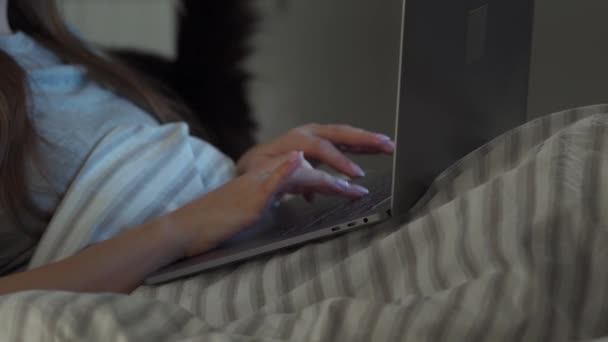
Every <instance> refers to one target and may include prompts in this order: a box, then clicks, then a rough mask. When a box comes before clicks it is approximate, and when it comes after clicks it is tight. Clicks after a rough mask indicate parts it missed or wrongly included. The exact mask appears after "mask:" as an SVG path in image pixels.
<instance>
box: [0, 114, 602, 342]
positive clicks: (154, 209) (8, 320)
mask: <svg viewBox="0 0 608 342" xmlns="http://www.w3.org/2000/svg"><path fill="white" fill-rule="evenodd" d="M607 112H608V106H605V105H600V106H591V107H585V108H578V109H575V110H571V111H565V112H561V113H556V114H554V115H552V116H548V117H545V118H542V119H539V120H535V121H534V122H531V123H529V124H527V125H525V126H523V127H521V128H518V129H516V130H513V131H511V132H509V133H507V134H505V135H504V136H502V137H499V138H497V139H496V140H494V141H493V142H492V143H490V144H488V145H486V146H484V147H483V148H481V149H479V150H477V151H475V152H473V153H471V154H470V155H469V156H467V157H465V158H464V159H462V160H461V161H460V162H459V163H457V164H456V165H454V166H453V167H451V168H450V169H449V171H447V172H445V173H443V174H442V175H441V176H440V177H439V178H438V180H437V181H436V183H435V185H434V186H433V187H432V190H430V191H429V194H427V196H426V197H425V198H424V199H423V200H422V201H421V205H420V206H419V211H418V216H419V218H418V219H416V220H415V221H412V222H410V223H409V224H407V225H404V226H402V227H399V228H394V227H385V226H384V225H381V226H379V227H376V228H372V229H369V230H365V231H361V232H357V233H353V234H349V235H346V236H342V237H338V238H336V239H334V240H331V241H324V242H320V243H316V244H311V245H308V246H306V247H303V248H300V249H297V250H293V251H287V252H284V253H281V254H277V255H274V256H268V257H262V258H259V259H256V260H254V261H251V262H248V263H245V264H243V265H240V266H237V267H230V268H225V269H221V270H217V271H212V272H208V273H205V274H201V275H197V276H194V277H191V278H189V279H186V280H181V281H176V282H174V283H171V284H165V285H162V286H160V287H142V288H140V289H139V290H137V291H136V293H135V294H134V295H132V296H113V295H84V294H56V293H55V294H54V293H45V292H34V293H25V294H15V295H11V296H4V297H0V339H3V338H4V335H2V334H3V333H4V331H8V332H9V333H8V334H9V335H7V336H8V338H9V339H10V338H12V339H14V340H19V339H25V338H26V337H32V336H33V337H36V336H43V335H45V336H63V337H66V336H68V335H65V334H72V335H70V336H78V337H82V338H87V339H88V340H93V341H95V340H97V341H105V340H108V339H119V338H120V339H123V340H125V341H139V340H147V341H161V340H180V339H183V340H210V341H214V340H217V341H226V340H229V341H237V340H243V341H264V340H274V341H278V340H280V341H287V340H293V341H304V340H311V339H315V340H320V341H391V342H392V341H408V340H412V341H490V340H491V341H578V340H593V339H598V341H599V340H600V339H601V338H608V324H607V322H606V317H607V316H608V294H607V293H606V288H608V272H606V270H605V265H606V264H608V248H606V246H607V245H608V231H606V229H605V227H607V226H608V214H606V212H605V211H604V210H603V208H605V207H606V205H607V204H606V202H607V201H608V177H607V176H608V157H606V156H605V154H606V152H605V151H606V150H607V147H608V146H607V145H608V139H607V138H606V134H608V129H607V127H608V114H604V113H607ZM177 130H178V131H179V129H177ZM132 132H133V136H125V135H124V134H123V133H124V132H120V134H118V133H119V132H117V134H116V135H115V136H113V137H112V136H110V137H108V140H107V141H106V142H105V143H104V144H102V145H100V147H99V150H98V151H102V152H103V154H101V155H99V154H97V155H96V154H94V155H93V156H92V159H91V161H90V165H85V167H84V169H83V170H86V172H85V171H83V174H82V182H81V183H76V184H75V186H74V187H73V188H72V189H71V191H70V193H69V194H68V196H67V198H66V202H65V203H75V204H78V205H77V206H74V208H76V207H78V208H81V210H84V211H85V212H81V213H77V212H73V211H71V210H69V209H68V207H67V204H66V205H64V206H62V209H61V210H60V212H59V213H58V214H57V215H56V216H55V218H54V221H53V224H52V226H51V228H50V230H49V233H48V236H45V239H46V240H47V243H43V244H42V245H41V246H40V249H39V251H38V253H37V255H38V257H37V263H36V264H43V263H47V262H51V261H53V259H54V256H67V255H70V254H72V253H74V252H75V251H77V250H79V249H80V248H82V247H83V246H84V245H86V244H87V243H90V242H94V241H87V240H86V239H84V238H83V240H82V241H80V240H78V239H74V238H72V239H69V240H68V241H67V242H65V243H62V239H63V237H64V236H67V235H68V234H72V233H71V232H72V230H73V229H75V228H76V227H71V226H69V223H70V222H81V221H82V222H84V221H83V219H80V217H86V218H87V220H86V221H87V222H100V223H103V226H105V227H103V229H104V231H105V232H106V233H108V232H111V233H112V234H113V233H116V232H119V231H120V230H121V229H122V227H128V226H129V224H130V223H131V222H135V221H142V220H145V219H146V218H147V217H150V216H154V215H157V214H161V213H162V211H163V210H165V209H167V208H163V207H162V205H159V203H162V202H171V203H172V204H171V205H170V206H171V207H175V206H177V205H179V204H180V203H184V201H188V200H191V199H192V198H195V197H197V196H202V195H204V194H205V193H206V192H207V191H209V190H210V188H212V187H215V186H219V185H220V184H221V183H223V182H225V181H226V180H227V179H228V178H229V176H227V173H230V172H231V170H232V165H230V164H225V165H216V167H211V168H206V167H207V166H206V165H207V164H205V160H207V161H211V162H212V163H215V160H221V158H220V157H219V156H218V154H216V152H215V150H214V149H212V148H209V149H208V150H207V149H205V147H204V145H202V146H199V145H196V146H193V147H191V150H188V149H187V148H185V147H187V145H184V144H186V143H187V142H188V139H187V137H185V136H184V135H182V134H181V133H180V134H177V133H176V132H177V131H175V130H173V131H171V130H169V131H164V132H147V131H146V130H145V129H139V130H134V131H132ZM172 133H175V135H172ZM140 134H141V136H139V135H140ZM138 136H139V137H138ZM144 136H145V137H146V138H145V139H144V138H143V137H144ZM170 137H174V138H173V139H176V140H175V143H174V144H172V143H169V142H170V141H171V139H172V138H170ZM183 137H185V138H183ZM144 142H145V143H144ZM155 143H156V144H162V146H163V148H160V146H156V148H154V147H153V146H151V145H154V144H155ZM123 145H124V146H123ZM107 146H112V148H111V149H110V148H108V147H107ZM138 146H139V147H138ZM142 146H145V148H151V149H150V151H155V154H154V155H155V157H154V158H148V159H146V158H143V159H137V158H131V157H129V158H126V159H128V161H129V162H126V163H116V161H118V160H121V158H122V159H123V160H124V159H125V157H126V156H129V155H130V153H131V154H132V153H133V152H132V151H136V150H137V151H143V150H142V148H143V147H142ZM145 148H144V150H145ZM180 148H181V151H183V153H182V154H180V153H177V151H179V150H180ZM115 151H118V155H114V153H115ZM129 151H131V152H129ZM168 151H172V152H171V153H172V155H171V156H169V155H167V153H170V152H168ZM110 152H111V153H112V156H111V159H108V158H110V157H109V156H107V155H105V154H110ZM156 154H158V155H156ZM193 159H194V160H193ZM112 161H113V162H112ZM144 161H145V163H146V165H141V163H144ZM169 161H170V162H169ZM167 164H170V166H167ZM154 165H156V166H154ZM193 165H194V168H193V167H192V166H193ZM104 167H110V169H104ZM165 168H166V170H165V171H163V170H164V169H165ZM133 170H138V172H139V177H131V178H130V179H131V181H132V182H131V183H129V184H128V186H126V187H123V188H121V189H114V190H112V191H113V192H112V191H110V190H108V189H113V187H115V186H116V185H115V183H114V181H107V180H106V179H112V177H111V175H117V174H122V172H134V171H133ZM155 170H156V172H155ZM224 170H226V171H224ZM229 170H230V171H229ZM169 171H170V172H172V174H173V175H176V176H175V177H162V178H163V181H161V182H158V181H155V187H157V189H156V190H155V192H154V194H155V196H153V197H150V198H148V200H147V201H144V200H143V199H142V198H141V196H139V195H140V194H141V193H145V192H146V191H150V190H147V189H146V185H145V182H143V180H144V179H155V178H157V179H158V178H161V177H160V175H164V174H166V173H167V172H169ZM192 178H194V179H197V178H199V179H198V180H196V181H194V180H192ZM110 193H113V194H115V195H116V196H124V197H129V198H133V199H134V200H133V201H131V202H129V205H128V206H119V205H115V203H111V202H110V201H96V202H95V203H96V204H95V205H87V201H89V202H91V201H95V200H96V199H95V198H94V197H95V196H94V195H93V194H110ZM124 197H123V198H124ZM173 197H177V198H173ZM88 198H90V200H87V199H88ZM72 200H74V201H79V202H70V201H72ZM91 203H93V202H91ZM127 207H128V209H129V211H131V212H132V213H129V214H127V213H123V212H121V210H120V208H125V210H126V208H127ZM167 210H168V209H167ZM100 225H102V224H100ZM77 228H78V229H79V230H80V229H84V230H85V231H84V232H82V231H81V232H79V234H81V235H80V236H81V237H92V236H96V234H99V232H98V231H95V230H96V229H102V227H97V226H95V225H93V226H90V227H89V226H86V225H84V224H82V223H81V224H79V226H78V227H77ZM87 229H88V230H87ZM92 230H93V231H92ZM109 235H111V234H109ZM73 244H76V245H73ZM55 248H56V249H57V250H54V249H55ZM84 313H86V314H84ZM51 316H52V317H51ZM13 322H15V323H13ZM30 340H31V339H30ZM34 340H35V339H34Z"/></svg>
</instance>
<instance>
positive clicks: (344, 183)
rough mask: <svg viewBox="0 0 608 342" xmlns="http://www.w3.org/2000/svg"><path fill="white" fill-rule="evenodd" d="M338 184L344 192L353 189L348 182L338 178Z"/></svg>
mask: <svg viewBox="0 0 608 342" xmlns="http://www.w3.org/2000/svg"><path fill="white" fill-rule="evenodd" d="M336 184H338V186H339V187H341V188H342V189H344V190H350V189H351V184H350V183H349V182H347V181H345V180H344V179H342V178H337V179H336Z"/></svg>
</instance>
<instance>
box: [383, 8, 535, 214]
mask: <svg viewBox="0 0 608 342" xmlns="http://www.w3.org/2000/svg"><path fill="white" fill-rule="evenodd" d="M403 10H404V14H403V18H404V19H403V20H404V21H403V33H402V47H401V68H400V69H401V70H400V89H399V94H398V96H399V100H398V106H397V124H396V139H397V153H396V154H395V156H394V172H393V177H394V180H393V196H392V211H393V215H394V216H397V217H403V216H407V213H408V211H409V210H410V208H411V207H412V206H413V205H414V204H415V202H416V201H417V200H419V199H420V197H421V196H422V195H423V194H424V193H425V192H426V191H427V189H428V187H429V185H430V184H431V183H432V181H433V180H434V179H435V178H436V177H437V176H438V175H439V174H440V173H441V172H442V171H443V170H445V169H446V168H448V167H449V166H450V165H452V164H453V163H454V162H456V161H457V160H458V159H460V158H462V157H463V156H465V155H466V154H467V153H469V152H471V151H473V150H474V149H476V148H477V147H479V146H481V145H483V144H484V143H486V142H488V141H489V140H491V139H493V138H494V137H496V136H498V135H500V134H501V133H503V132H505V131H507V130H509V129H511V128H513V127H515V126H518V125H520V124H522V123H524V122H525V121H526V118H527V98H528V81H529V66H530V58H531V57H530V55H531V40H532V23H533V12H534V2H533V1H530V0H405V1H404V7H403Z"/></svg>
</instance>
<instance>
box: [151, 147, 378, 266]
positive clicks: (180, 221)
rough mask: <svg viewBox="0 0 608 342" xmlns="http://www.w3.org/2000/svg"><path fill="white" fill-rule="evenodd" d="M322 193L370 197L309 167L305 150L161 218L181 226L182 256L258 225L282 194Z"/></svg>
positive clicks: (269, 162)
mask: <svg viewBox="0 0 608 342" xmlns="http://www.w3.org/2000/svg"><path fill="white" fill-rule="evenodd" d="M285 193H292V194H301V193H323V194H331V195H338V196H343V197H349V198H357V197H360V196H362V195H364V194H365V193H366V191H365V190H364V189H362V188H361V187H359V186H357V185H351V184H350V183H348V182H346V181H344V180H341V179H338V178H335V177H333V176H331V175H329V174H327V173H325V172H323V171H319V170H315V169H313V168H311V167H309V166H308V163H307V162H306V161H305V160H304V156H303V153H302V152H289V153H286V154H283V155H282V156H279V157H275V158H273V159H269V160H267V161H266V162H265V163H264V164H262V165H260V166H259V167H257V168H255V169H253V170H251V171H249V172H247V173H245V174H243V175H241V176H239V177H238V178H235V179H234V180H232V181H231V182H229V183H227V184H225V185H224V186H222V187H220V188H218V189H216V190H214V191H212V192H210V193H209V194H207V195H205V196H204V197H202V198H200V199H198V200H196V201H194V202H192V203H190V204H189V205H187V206H186V207H183V208H181V209H179V210H177V211H175V212H173V213H172V214H170V215H168V216H166V217H163V218H161V219H159V221H158V222H157V224H161V225H163V226H166V227H177V228H176V230H175V233H176V234H178V236H177V237H176V238H177V239H178V240H179V241H181V245H182V246H183V249H182V250H183V251H184V253H183V254H184V256H193V255H197V254H200V253H203V252H205V251H208V250H209V249H211V248H213V247H215V246H217V245H218V244H220V243H222V242H223V241H225V240H227V239H229V238H231V237H233V236H234V235H236V234H237V233H239V232H240V231H241V230H243V229H244V228H246V227H249V226H251V225H252V224H254V223H255V222H256V221H258V220H259V219H260V218H261V217H262V216H263V214H264V212H265V211H266V210H267V209H268V208H269V207H270V206H271V205H272V204H273V203H274V202H275V201H276V200H278V199H279V198H280V197H281V196H282V195H283V194H285Z"/></svg>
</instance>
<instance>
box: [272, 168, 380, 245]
mask: <svg viewBox="0 0 608 342" xmlns="http://www.w3.org/2000/svg"><path fill="white" fill-rule="evenodd" d="M391 182H392V179H391V177H390V174H389V175H385V174H378V175H375V176H373V177H371V178H367V177H366V178H364V179H362V180H360V181H357V182H356V183H357V184H360V185H363V186H365V187H366V188H368V189H369V191H370V194H369V195H367V196H365V197H362V198H360V199H358V200H354V201H345V200H334V201H335V203H334V204H331V205H329V203H328V205H327V206H321V207H318V206H310V209H311V211H310V212H306V213H305V217H306V218H307V219H305V220H304V221H300V222H297V223H293V224H291V225H289V226H287V227H284V228H283V232H282V234H281V235H282V236H286V235H297V234H298V233H301V232H304V231H308V230H310V229H311V228H315V227H318V226H320V225H331V224H333V223H335V224H337V223H344V222H345V221H347V220H348V219H349V218H353V219H354V218H357V217H361V216H364V214H366V213H368V212H370V211H372V210H373V209H375V207H376V206H377V205H378V204H380V203H381V202H383V201H384V200H385V199H387V198H388V197H390V194H391V184H392V183H391ZM304 210H305V209H304Z"/></svg>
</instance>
